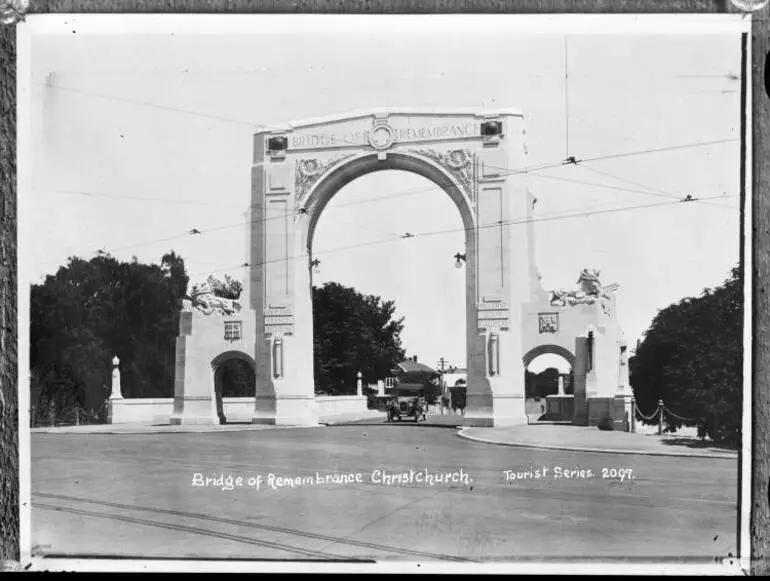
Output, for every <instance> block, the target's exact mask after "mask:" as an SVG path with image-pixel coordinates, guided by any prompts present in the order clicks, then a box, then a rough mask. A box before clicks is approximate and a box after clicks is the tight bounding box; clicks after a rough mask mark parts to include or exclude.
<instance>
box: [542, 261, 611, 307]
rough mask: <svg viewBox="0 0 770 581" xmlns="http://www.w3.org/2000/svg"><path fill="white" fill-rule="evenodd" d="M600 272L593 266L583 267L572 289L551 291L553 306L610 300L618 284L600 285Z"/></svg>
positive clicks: (588, 303) (587, 303)
mask: <svg viewBox="0 0 770 581" xmlns="http://www.w3.org/2000/svg"><path fill="white" fill-rule="evenodd" d="M600 274H601V273H600V272H599V271H598V270H595V269H593V268H584V269H583V270H582V271H580V276H579V277H578V280H577V285H576V287H575V288H574V289H573V290H564V289H562V290H555V291H551V304H552V305H554V306H562V307H564V306H568V305H569V306H574V305H579V304H586V305H590V304H593V303H595V302H596V301H597V300H599V299H607V300H611V299H612V298H613V293H614V292H615V291H616V290H617V289H618V285H617V284H615V283H613V284H609V285H607V286H602V283H601V282H600V281H599V275H600Z"/></svg>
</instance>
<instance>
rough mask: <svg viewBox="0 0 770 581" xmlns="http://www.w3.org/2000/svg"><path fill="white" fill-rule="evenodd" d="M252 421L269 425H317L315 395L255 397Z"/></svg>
mask: <svg viewBox="0 0 770 581" xmlns="http://www.w3.org/2000/svg"><path fill="white" fill-rule="evenodd" d="M252 423H255V424H267V425H271V426H303V427H315V426H318V425H319V423H318V409H317V407H316V400H315V397H292V398H287V397H282V398H257V401H256V404H255V409H254V416H253V418H252Z"/></svg>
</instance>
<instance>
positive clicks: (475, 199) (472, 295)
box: [172, 110, 531, 426]
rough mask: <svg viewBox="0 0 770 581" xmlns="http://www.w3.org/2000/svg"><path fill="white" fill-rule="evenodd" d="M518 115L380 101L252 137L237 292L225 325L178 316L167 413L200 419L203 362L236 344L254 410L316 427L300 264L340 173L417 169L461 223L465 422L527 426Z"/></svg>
mask: <svg viewBox="0 0 770 581" xmlns="http://www.w3.org/2000/svg"><path fill="white" fill-rule="evenodd" d="M525 157H526V150H525V147H524V126H523V116H522V114H521V113H520V112H518V111H494V112H477V111H448V112H437V111H427V112H426V111H415V110H409V111H404V110H380V111H373V112H363V113H353V114H350V115H343V116H338V117H333V118H325V119H315V120H310V121H306V122H300V123H291V124H288V125H286V126H283V127H276V128H272V129H269V130H265V131H261V132H259V133H256V134H255V135H254V157H253V165H252V176H251V177H252V187H251V207H250V216H249V219H250V224H251V231H250V233H249V240H250V243H249V264H250V272H249V275H248V277H247V280H246V284H245V288H244V294H245V301H242V302H241V304H240V305H239V306H240V307H241V308H240V311H239V312H238V313H237V314H234V315H233V314H230V315H226V316H225V317H224V323H225V324H227V323H228V321H230V322H231V323H232V324H235V322H236V319H237V320H238V322H239V323H240V324H241V325H242V333H241V335H239V338H238V339H237V340H236V343H237V344H236V345H231V344H230V343H231V342H232V341H230V342H228V340H226V339H225V338H223V334H222V330H221V328H220V326H221V325H222V322H221V320H220V321H219V322H216V321H215V322H212V319H211V318H210V317H209V318H208V319H206V318H205V315H201V314H199V313H197V312H195V311H194V309H193V312H189V313H188V312H185V313H182V315H183V320H182V321H181V322H180V338H179V340H178V344H177V377H176V392H175V416H176V419H174V418H172V421H174V422H175V423H207V422H209V421H211V422H213V421H215V418H210V417H209V416H210V415H211V413H212V412H209V411H207V410H210V409H214V408H215V406H212V405H208V406H205V405H201V403H202V402H205V401H206V398H213V397H215V394H214V393H213V387H212V386H211V385H210V384H211V381H210V379H211V378H210V377H208V375H210V372H208V373H201V371H202V370H203V368H204V367H205V365H204V364H203V362H204V361H206V362H208V361H211V360H212V359H213V358H214V357H216V356H217V355H218V353H219V352H223V351H227V350H232V349H233V348H234V347H237V348H238V349H239V350H242V351H244V352H246V353H249V354H253V358H254V361H255V367H256V402H255V409H254V416H253V421H254V422H257V423H268V424H284V425H286V424H291V425H316V424H317V421H318V416H317V411H316V405H315V396H314V379H313V317H312V292H311V285H312V280H311V276H312V274H311V262H312V260H313V258H312V240H313V233H314V230H315V227H316V224H317V223H318V219H319V218H320V215H321V212H322V211H323V209H324V207H325V205H326V204H327V203H328V202H329V200H331V198H332V197H333V196H334V194H335V193H336V192H337V191H339V189H340V188H342V187H343V186H344V185H345V184H347V183H349V182H350V181H352V180H354V179H356V178H357V177H360V176H363V175H365V174H368V173H372V172H376V171H380V170H386V169H399V170H404V171H410V172H414V173H417V174H419V175H422V176H424V177H426V178H428V179H429V180H431V181H433V182H434V183H435V184H436V185H437V186H438V187H440V188H441V189H443V190H444V191H445V192H446V193H447V194H448V195H449V197H450V198H451V199H452V200H453V201H454V203H455V205H456V206H457V208H458V210H459V212H460V215H461V217H462V221H463V225H464V228H465V232H466V248H465V258H466V322H467V323H466V325H467V331H466V333H467V337H466V346H467V367H468V385H469V389H468V407H467V408H466V418H467V422H468V423H469V424H472V425H486V426H492V425H495V426H503V425H514V424H519V423H526V421H527V419H526V413H525V404H524V382H523V367H522V360H521V353H522V337H521V323H522V311H521V308H520V305H521V304H522V303H523V302H525V301H526V300H527V298H528V296H529V290H530V282H529V274H530V272H531V268H530V267H529V265H528V259H529V256H530V253H529V251H528V247H527V245H528V237H527V233H526V231H525V229H522V228H517V227H515V226H513V227H512V226H510V224H511V222H512V221H516V220H520V219H521V218H522V217H525V216H527V215H528V212H529V208H530V201H529V195H528V193H527V191H526V188H525V184H524V174H523V172H518V171H517V170H520V169H522V168H523V167H524V166H525Z"/></svg>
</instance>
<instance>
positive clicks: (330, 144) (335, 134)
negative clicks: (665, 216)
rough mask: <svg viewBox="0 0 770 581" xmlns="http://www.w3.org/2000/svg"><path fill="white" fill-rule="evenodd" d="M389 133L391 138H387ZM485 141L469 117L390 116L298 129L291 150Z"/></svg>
mask: <svg viewBox="0 0 770 581" xmlns="http://www.w3.org/2000/svg"><path fill="white" fill-rule="evenodd" d="M384 132H387V139H383V136H384ZM474 138H477V139H479V140H481V133H480V123H479V122H478V121H477V120H476V119H474V118H469V117H443V118H439V119H426V118H424V117H420V116H412V117H410V116H386V117H384V118H379V119H376V120H375V119H372V118H369V119H362V120H358V121H355V122H347V123H345V122H343V123H338V124H335V126H329V127H326V128H324V127H323V126H315V127H312V128H307V129H303V128H297V129H295V130H294V131H293V132H292V133H291V135H290V137H289V151H291V150H295V151H296V150H311V149H328V148H342V147H359V148H360V147H373V148H378V147H381V146H383V144H386V147H391V146H394V145H398V144H404V143H422V142H430V141H449V140H458V139H474Z"/></svg>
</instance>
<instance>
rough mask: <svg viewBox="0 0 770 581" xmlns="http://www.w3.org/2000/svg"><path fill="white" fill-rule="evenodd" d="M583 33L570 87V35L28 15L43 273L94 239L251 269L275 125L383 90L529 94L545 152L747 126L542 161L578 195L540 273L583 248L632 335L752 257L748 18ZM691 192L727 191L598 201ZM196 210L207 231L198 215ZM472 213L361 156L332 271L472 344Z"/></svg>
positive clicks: (323, 233) (561, 280)
mask: <svg viewBox="0 0 770 581" xmlns="http://www.w3.org/2000/svg"><path fill="white" fill-rule="evenodd" d="M495 18H499V17H495ZM498 29H499V27H498ZM567 47H568V48H567V54H568V63H569V67H568V71H569V77H568V78H569V81H568V84H567V85H566V89H567V90H566V91H565V80H564V75H565V37H564V36H562V35H555V34H551V35H535V34H529V35H523V34H520V33H516V34H513V33H512V34H502V33H494V34H484V33H474V34H470V33H469V34H464V35H462V36H458V35H457V34H450V33H442V32H432V31H431V28H430V27H426V32H425V34H419V33H414V34H409V35H404V34H398V33H394V32H382V33H380V34H352V33H351V34H334V35H331V34H325V35H317V34H315V35H314V34H310V33H302V34H300V33H297V34H293V35H287V34H279V33H274V34H269V35H268V34H260V35H245V34H240V35H224V34H223V35H207V36H189V35H170V34H165V35H164V34H156V35H138V34H131V35H129V34H125V35H115V34H113V35H88V34H82V33H76V34H70V35H40V36H33V37H32V43H31V48H32V53H31V68H32V70H31V83H32V84H31V93H30V95H31V105H32V109H31V123H32V127H31V129H32V132H33V133H32V135H33V140H34V147H33V151H32V158H31V160H30V161H31V172H32V179H31V182H32V183H31V185H32V188H33V191H31V192H23V195H29V196H30V197H31V199H29V200H28V202H27V208H28V209H29V210H32V212H31V213H30V212H28V215H27V219H28V221H27V222H26V224H27V226H26V231H27V232H34V240H23V241H22V242H21V243H22V245H25V244H26V247H27V248H26V254H25V257H26V258H25V259H26V260H27V261H29V263H28V264H29V272H31V273H32V278H33V280H35V281H37V280H39V279H40V278H41V277H43V276H44V275H45V274H51V273H54V272H55V271H56V269H57V268H58V267H59V266H60V265H62V264H64V263H65V262H66V259H67V257H68V256H71V255H78V256H85V257H90V256H93V255H94V252H95V251H96V250H97V249H106V250H109V251H110V252H112V254H113V255H114V256H116V257H118V258H120V259H124V260H127V259H130V258H131V256H132V255H136V256H137V257H138V258H139V260H141V261H147V262H150V261H152V262H157V261H159V260H160V257H161V256H162V254H163V253H164V252H166V251H168V250H170V249H174V250H175V251H176V252H177V253H179V254H181V255H182V256H183V257H184V258H185V260H186V263H187V267H188V272H189V273H190V274H191V276H192V277H193V278H194V279H195V278H204V277H205V276H206V275H207V274H208V273H209V272H212V273H214V274H216V275H218V276H223V275H224V274H225V273H229V274H231V275H234V276H238V277H240V276H242V272H243V271H242V270H239V269H238V268H237V267H236V266H237V265H240V264H242V263H243V262H245V261H246V260H247V257H246V255H245V248H246V240H245V233H246V227H245V224H243V221H244V217H243V212H244V211H245V209H246V207H247V206H248V204H249V196H250V162H251V155H252V142H251V138H252V133H253V132H254V130H255V129H256V127H257V126H259V125H274V124H280V123H283V122H286V121H291V120H295V119H306V118H308V117H314V116H322V115H327V114H336V113H344V112H345V111H349V110H353V109H367V108H374V107H407V108H408V107H420V108H424V107H432V106H435V107H439V108H442V109H446V108H453V107H458V108H479V109H482V108H489V107H501V108H502V107H515V108H518V109H521V110H523V112H524V114H525V118H526V124H527V148H528V151H529V164H530V165H540V164H553V163H558V162H560V161H562V160H564V159H565V157H566V156H567V155H568V154H569V155H572V156H575V157H577V158H578V159H586V158H593V157H600V156H609V155H614V154H620V153H626V152H635V151H646V150H650V149H656V148H665V147H670V146H676V145H682V144H693V143H698V142H710V141H715V140H733V141H730V142H725V143H719V144H713V145H710V146H701V147H688V148H682V149H676V150H670V151H665V152H650V153H646V154H640V155H629V156H626V157H618V158H613V159H604V160H597V161H592V162H585V163H583V164H581V165H578V166H572V165H567V166H560V167H555V168H551V169H547V170H543V171H539V172H535V173H530V176H531V177H530V179H529V188H530V189H531V191H532V192H533V193H534V194H535V195H536V196H537V198H538V203H537V206H536V211H537V216H538V217H540V218H544V217H548V216H555V215H561V214H573V213H576V212H577V213H582V214H583V215H582V216H580V217H571V218H568V219H558V220H543V221H540V222H537V223H536V224H535V233H536V237H537V253H536V255H537V260H538V265H539V268H540V271H541V273H542V276H543V284H544V286H545V287H546V288H571V287H572V286H573V285H574V283H575V280H576V278H577V274H578V272H579V270H580V269H581V268H583V267H585V266H592V267H595V268H598V269H600V270H601V272H602V276H601V278H602V281H603V282H604V283H605V284H607V283H610V282H617V283H619V284H620V285H621V288H620V291H619V292H618V311H619V317H620V324H621V326H622V327H623V328H624V329H625V331H626V337H627V338H628V341H629V344H630V345H632V346H633V345H634V344H635V342H636V340H637V338H640V337H641V335H642V333H643V332H644V330H645V329H646V328H647V327H648V326H649V324H650V322H651V320H652V318H653V317H654V316H655V314H656V312H657V310H658V309H661V308H664V307H666V306H668V305H669V304H671V303H672V302H676V301H678V300H679V299H681V298H683V297H684V296H692V295H697V294H699V293H700V292H701V291H702V289H703V288H704V287H711V286H714V285H717V284H720V283H721V282H722V281H723V280H724V279H725V278H726V277H727V275H728V273H729V270H730V268H731V267H732V266H734V265H735V264H736V263H737V261H738V232H739V220H738V197H737V195H738V192H739V143H738V137H739V112H740V111H739V106H740V94H739V86H740V81H739V80H738V77H739V75H740V38H739V36H738V35H735V34H732V35H709V36H706V35H703V36H698V35H692V34H690V35H686V36H675V35H670V34H669V35H637V36H634V35H598V34H597V35H571V36H569V38H568V39H567ZM46 83H48V85H49V86H46ZM565 96H566V99H567V100H568V103H569V150H567V144H566V134H567V132H566V119H567V115H566V107H565ZM597 171H598V172H604V174H600V173H597ZM607 173H609V174H612V175H614V176H617V178H613V177H608V176H607V175H605V174H607ZM567 180H577V181H578V182H588V183H576V182H572V181H567ZM622 180H627V181H622ZM629 182H631V183H629ZM606 186H610V187H606ZM617 187H619V188H629V189H632V190H643V191H645V192H647V193H646V194H645V193H640V192H639V191H635V192H631V191H622V190H619V189H614V188H617ZM84 193H90V194H92V195H84ZM686 194H692V195H693V196H696V197H701V198H705V197H714V196H722V195H723V194H724V195H725V196H724V197H723V198H721V199H715V200H711V201H709V202H708V204H705V203H701V202H697V203H677V204H671V205H665V206H661V207H655V208H647V209H635V210H626V211H621V212H614V213H607V214H599V215H592V214H590V213H589V212H591V211H596V210H606V209H611V208H624V207H625V208H627V207H630V206H638V205H643V204H656V203H661V202H667V201H669V200H668V199H667V197H666V196H672V197H673V198H674V199H676V198H680V197H682V196H684V195H686ZM121 196H122V197H121ZM388 196H392V197H391V198H390V199H388ZM131 198H146V199H144V200H137V199H131ZM521 227H523V226H521ZM192 228H197V229H199V230H201V231H202V232H203V234H202V235H200V236H184V233H185V232H187V231H189V230H190V229H192ZM217 228H219V229H218V230H217ZM451 228H456V229H457V230H459V231H458V232H453V233H449V234H444V235H435V236H425V237H419V236H418V237H416V238H413V239H408V240H401V239H399V238H398V236H400V235H401V234H403V233H405V232H411V233H413V234H419V233H428V232H432V231H437V230H445V229H451ZM461 228H462V224H461V220H460V215H459V212H458V211H457V209H456V208H455V206H454V205H453V203H452V202H451V201H450V199H449V197H448V196H447V195H446V194H445V193H443V192H442V191H441V190H439V189H437V188H436V186H435V185H434V184H432V183H431V182H428V181H427V180H425V179H424V178H421V177H419V176H415V175H410V174H406V173H403V172H380V173H377V174H371V175H368V176H364V177H362V178H359V179H358V180H356V181H354V182H353V183H351V184H349V185H348V186H346V187H345V188H344V189H343V190H341V191H340V192H339V194H338V195H337V196H336V197H335V198H334V200H333V201H332V202H331V204H330V205H329V206H328V207H327V209H326V210H325V211H324V214H323V215H322V217H321V220H320V223H319V227H318V229H317V231H316V237H315V241H314V255H315V256H317V257H318V258H320V259H321V261H322V264H321V273H320V274H319V275H317V276H316V277H315V282H316V284H320V283H323V282H326V281H331V280H333V281H338V282H341V283H343V284H345V285H350V286H354V287H355V288H356V289H358V290H359V291H362V292H365V293H371V294H377V295H380V296H382V297H383V298H385V299H394V300H395V301H396V305H397V307H398V313H399V314H400V315H403V316H405V317H406V328H405V331H404V333H403V339H404V343H405V346H406V348H407V354H408V355H412V354H417V355H418V357H419V360H420V361H423V362H425V363H427V364H429V365H435V363H436V362H437V360H438V359H439V357H441V356H443V357H445V358H446V359H448V360H449V361H450V362H452V363H454V364H457V365H464V364H465V320H464V301H465V297H464V280H465V279H464V273H463V272H462V270H457V269H455V267H454V259H453V255H454V254H455V252H457V251H458V250H459V251H463V248H464V235H463V233H462V232H461ZM159 239H167V240H165V241H163V242H157V241H158V240H159ZM377 240H384V242H382V243H380V244H369V245H367V243H370V242H374V241H377ZM355 244H362V247H361V248H358V249H356V248H352V249H346V250H344V251H334V249H336V248H340V247H349V246H351V245H355ZM552 363H553V360H550V359H549V358H547V357H544V358H541V359H539V360H538V363H537V364H533V365H532V366H531V367H530V369H531V370H533V371H538V370H540V369H542V368H543V367H545V366H548V365H551V364H552ZM562 367H563V366H562Z"/></svg>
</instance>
